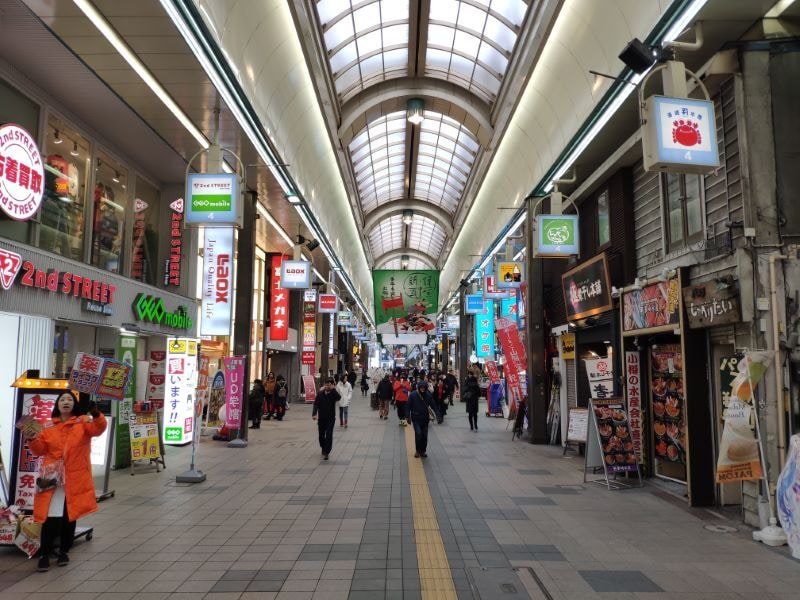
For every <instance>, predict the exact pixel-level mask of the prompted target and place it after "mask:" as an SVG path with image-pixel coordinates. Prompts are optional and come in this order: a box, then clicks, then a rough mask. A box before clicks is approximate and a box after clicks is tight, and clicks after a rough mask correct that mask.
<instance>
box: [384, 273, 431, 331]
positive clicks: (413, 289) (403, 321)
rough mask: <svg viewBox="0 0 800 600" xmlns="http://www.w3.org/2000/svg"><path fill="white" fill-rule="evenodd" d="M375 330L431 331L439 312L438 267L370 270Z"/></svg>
mask: <svg viewBox="0 0 800 600" xmlns="http://www.w3.org/2000/svg"><path fill="white" fill-rule="evenodd" d="M372 282H373V289H374V293H375V324H376V326H377V332H378V333H381V334H382V333H387V334H396V335H400V334H404V333H426V334H429V335H433V333H434V330H435V329H436V314H437V313H438V312H439V271H432V270H430V271H402V270H401V271H393V270H392V271H390V270H385V271H380V270H379V271H373V272H372Z"/></svg>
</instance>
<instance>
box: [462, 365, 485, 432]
mask: <svg viewBox="0 0 800 600" xmlns="http://www.w3.org/2000/svg"><path fill="white" fill-rule="evenodd" d="M480 393H481V388H480V386H479V385H478V379H477V378H476V377H475V375H473V374H472V373H470V374H469V375H467V379H466V381H464V401H465V402H466V403H467V417H468V418H469V429H470V431H478V399H479V398H480Z"/></svg>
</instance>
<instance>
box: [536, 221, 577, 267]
mask: <svg viewBox="0 0 800 600" xmlns="http://www.w3.org/2000/svg"><path fill="white" fill-rule="evenodd" d="M579 253H580V236H579V230H578V215H537V216H536V256H554V257H557V256H563V257H567V256H572V255H573V254H579Z"/></svg>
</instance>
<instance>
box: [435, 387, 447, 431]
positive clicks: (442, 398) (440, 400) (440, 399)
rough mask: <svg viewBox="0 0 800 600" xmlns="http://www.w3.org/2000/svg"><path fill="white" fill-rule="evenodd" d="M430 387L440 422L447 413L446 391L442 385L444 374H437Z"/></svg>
mask: <svg viewBox="0 0 800 600" xmlns="http://www.w3.org/2000/svg"><path fill="white" fill-rule="evenodd" d="M432 388H433V392H432V393H433V399H434V401H435V402H436V405H437V406H438V407H439V423H440V424H441V422H442V421H443V420H444V417H445V415H446V414H447V392H446V388H445V385H444V375H439V377H438V378H437V379H436V380H435V382H434V383H433V386H432Z"/></svg>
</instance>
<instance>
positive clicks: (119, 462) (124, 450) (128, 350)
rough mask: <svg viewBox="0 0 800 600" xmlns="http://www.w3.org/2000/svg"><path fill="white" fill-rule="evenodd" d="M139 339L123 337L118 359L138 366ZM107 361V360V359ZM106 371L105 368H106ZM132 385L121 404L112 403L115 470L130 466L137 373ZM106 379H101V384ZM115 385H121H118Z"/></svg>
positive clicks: (126, 391) (118, 348) (119, 344)
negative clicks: (131, 420)
mask: <svg viewBox="0 0 800 600" xmlns="http://www.w3.org/2000/svg"><path fill="white" fill-rule="evenodd" d="M138 344H139V338H138V337H136V336H131V335H121V336H120V337H119V341H118V342H117V357H119V359H120V360H122V361H124V362H126V363H130V364H136V358H137V356H138ZM106 360H107V359H106ZM104 369H105V367H104ZM131 375H132V377H131V383H130V385H128V387H127V389H125V387H124V386H123V388H122V389H123V391H124V392H123V397H122V398H121V399H120V400H121V401H120V402H112V404H111V416H113V417H114V426H115V427H116V430H115V431H114V452H113V463H112V464H113V466H114V468H121V467H125V466H127V465H129V464H130V430H129V428H128V421H129V420H130V418H131V415H132V414H133V401H134V399H135V398H136V379H135V373H131ZM103 380H104V377H101V382H102V381H103ZM115 385H117V386H118V385H119V384H118V383H116V384H115Z"/></svg>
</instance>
